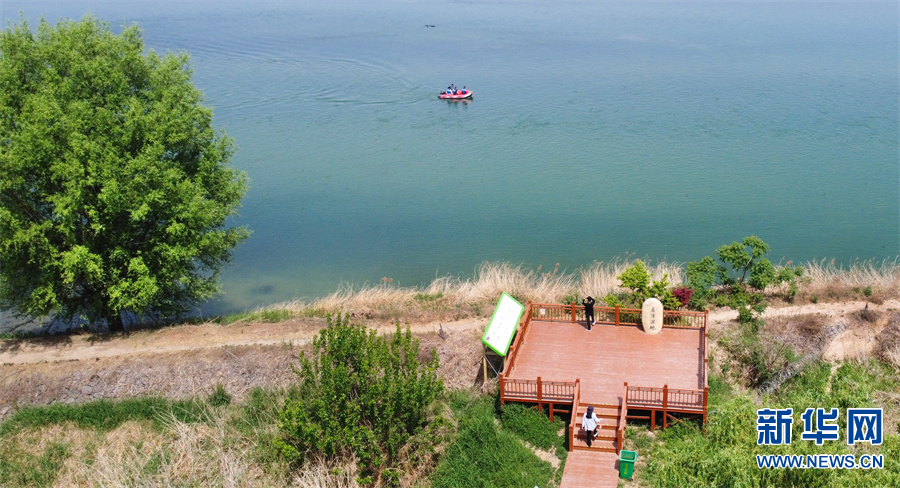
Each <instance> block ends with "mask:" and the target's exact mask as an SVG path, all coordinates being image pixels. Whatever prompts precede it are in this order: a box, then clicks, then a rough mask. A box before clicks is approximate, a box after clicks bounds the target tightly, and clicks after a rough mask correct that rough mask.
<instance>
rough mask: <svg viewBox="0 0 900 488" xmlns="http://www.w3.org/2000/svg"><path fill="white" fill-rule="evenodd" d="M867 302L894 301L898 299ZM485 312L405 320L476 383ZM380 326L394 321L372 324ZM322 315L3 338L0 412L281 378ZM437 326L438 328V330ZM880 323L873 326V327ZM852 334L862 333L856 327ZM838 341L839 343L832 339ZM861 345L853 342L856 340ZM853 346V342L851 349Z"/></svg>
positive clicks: (827, 310)
mask: <svg viewBox="0 0 900 488" xmlns="http://www.w3.org/2000/svg"><path fill="white" fill-rule="evenodd" d="M865 306H866V303H865V302H843V303H823V304H809V305H801V306H788V307H779V308H770V309H768V310H767V311H766V313H765V317H776V316H789V315H805V314H821V315H824V316H825V317H828V318H829V319H830V320H831V319H835V318H838V317H841V316H843V315H848V314H852V313H855V312H858V311H860V310H862V309H863V307H865ZM869 309H870V310H873V311H876V312H882V311H888V312H890V311H893V310H898V309H900V301H898V300H890V301H886V302H885V303H883V304H881V305H873V304H869ZM736 318H737V313H736V312H734V311H732V310H716V311H713V312H710V315H709V319H710V326H711V327H713V328H715V327H719V326H722V325H723V324H725V323H727V322H729V321H731V320H734V319H736ZM487 322H488V320H487V319H486V318H478V319H468V320H461V321H455V322H447V323H437V322H429V323H416V324H410V328H411V330H412V332H413V333H414V334H415V335H416V336H417V337H419V339H420V340H421V342H422V345H423V346H425V347H426V348H431V347H434V348H436V349H437V351H438V354H439V355H440V358H441V372H442V373H443V374H444V377H445V382H446V383H447V384H448V386H454V387H466V386H471V385H473V384H474V383H475V382H476V381H477V379H478V375H479V371H480V370H481V368H480V361H481V354H482V350H481V343H480V341H479V340H478V338H479V337H480V335H481V333H482V332H483V331H484V327H485V326H486V325H487ZM367 326H368V327H370V328H373V329H376V330H378V331H379V332H390V331H393V330H394V327H395V326H394V325H393V324H387V323H375V322H371V323H368V324H367ZM323 327H325V320H322V319H302V320H289V321H285V322H279V323H254V324H243V323H240V324H232V325H228V326H222V325H216V324H201V325H184V326H178V327H169V328H164V329H158V330H145V331H137V332H132V333H127V334H117V335H105V336H104V335H92V334H84V335H70V336H59V337H49V338H37V339H25V340H0V420H2V419H3V418H5V417H6V416H8V415H9V414H10V413H11V412H12V411H13V409H14V406H15V405H20V406H22V405H42V404H48V403H54V402H63V403H69V402H82V401H88V400H95V399H100V398H122V397H130V396H137V395H163V396H166V397H170V398H185V397H191V396H196V395H205V394H207V393H208V392H209V391H211V390H212V389H213V388H215V385H216V384H217V383H221V384H223V385H224V386H225V387H226V389H227V390H228V391H229V392H231V393H232V394H233V395H235V396H236V397H237V398H240V397H242V396H243V395H244V394H245V393H246V392H247V391H249V390H250V389H251V388H253V387H254V386H262V385H266V386H284V385H287V384H289V383H290V382H291V381H292V380H293V378H294V376H293V373H292V371H291V368H290V367H289V365H290V363H291V362H292V361H295V360H296V356H297V354H298V353H299V352H300V351H301V350H303V349H304V348H306V347H308V345H309V343H310V341H311V340H312V338H313V336H314V335H315V334H316V333H317V332H318V331H319V330H321V329H322V328H323ZM440 329H443V330H444V332H445V334H444V337H441V336H439V335H438V331H439V330H440ZM875 332H877V330H876V331H875ZM853 334H857V335H859V333H858V332H853ZM870 336H871V333H870V334H868V335H866V336H865V337H856V336H853V335H851V333H850V332H848V334H847V337H846V338H844V337H843V336H841V337H838V338H836V339H835V342H840V343H841V344H835V346H833V347H831V349H829V350H828V355H829V357H840V356H841V355H842V354H841V353H842V351H843V349H844V347H843V342H844V340H846V341H855V342H853V344H849V342H848V345H847V347H849V346H851V345H855V344H856V343H857V342H859V343H862V342H863V341H864V342H865V344H870V343H872V340H871V337H870ZM837 346H841V347H840V348H839V349H835V347H837ZM854 347H856V348H857V349H858V346H854ZM854 350H855V349H854Z"/></svg>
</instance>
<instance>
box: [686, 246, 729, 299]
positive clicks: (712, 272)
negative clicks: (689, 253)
mask: <svg viewBox="0 0 900 488" xmlns="http://www.w3.org/2000/svg"><path fill="white" fill-rule="evenodd" d="M721 272H722V269H721V266H719V265H718V264H716V261H715V260H714V259H713V258H711V257H709V256H706V257H704V258H703V259H701V260H700V261H699V262H694V261H691V262H690V263H688V265H687V270H686V274H687V278H688V286H690V287H691V288H693V289H694V290H695V291H696V293H697V295H698V298H703V297H706V296H708V295H709V292H710V289H711V288H712V287H713V286H714V285H715V284H716V283H717V280H718V277H719V275H720V274H721Z"/></svg>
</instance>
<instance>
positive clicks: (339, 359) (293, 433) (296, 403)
mask: <svg viewBox="0 0 900 488" xmlns="http://www.w3.org/2000/svg"><path fill="white" fill-rule="evenodd" d="M418 355H419V341H418V340H417V339H414V338H413V337H412V334H411V333H410V330H409V329H408V328H407V330H406V332H405V333H403V332H402V331H401V330H400V324H399V323H398V324H397V330H396V332H395V333H394V334H393V336H391V337H380V336H377V335H376V334H375V331H373V330H367V329H366V328H364V327H363V326H361V325H358V324H350V317H349V315H346V316H344V317H343V318H342V317H340V316H338V317H336V318H335V319H331V318H329V319H328V325H327V327H326V328H325V329H324V330H322V331H321V332H320V333H319V334H318V335H316V337H315V338H314V339H313V351H312V354H310V355H309V356H307V355H306V354H305V353H303V352H301V354H300V356H299V361H300V367H299V368H294V371H295V372H296V373H297V376H298V377H299V385H298V389H299V394H298V396H297V397H296V398H288V399H286V400H285V403H284V407H283V408H282V409H281V413H280V423H279V427H280V430H281V435H282V438H281V439H280V440H279V441H278V442H277V444H278V446H279V450H280V452H281V453H282V455H284V456H285V457H286V458H287V459H288V460H289V461H291V462H301V461H304V460H305V459H307V458H308V456H310V455H324V456H326V457H331V456H337V455H345V454H350V453H353V454H354V455H355V456H356V459H357V461H358V463H359V467H360V470H361V473H362V475H363V476H364V478H363V479H362V480H361V481H363V483H367V482H372V481H375V476H377V475H378V474H379V473H382V472H383V470H385V469H389V468H393V467H394V465H395V462H396V460H397V455H398V453H399V451H400V448H401V447H403V445H404V444H405V443H406V442H407V440H408V439H409V438H410V437H411V436H412V435H414V434H415V433H416V432H417V431H418V430H419V429H421V428H422V427H423V426H424V425H425V423H426V408H427V407H428V406H429V405H430V404H431V403H432V401H434V399H435V398H436V397H437V395H438V394H439V393H440V392H441V391H442V390H443V382H442V380H441V378H440V376H439V375H438V372H437V370H438V357H437V353H436V352H435V351H434V350H432V352H431V358H430V360H428V361H427V362H425V363H424V364H420V362H419V359H418Z"/></svg>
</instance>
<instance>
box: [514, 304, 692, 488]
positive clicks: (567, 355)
mask: <svg viewBox="0 0 900 488" xmlns="http://www.w3.org/2000/svg"><path fill="white" fill-rule="evenodd" d="M594 311H595V318H596V320H597V324H596V325H594V326H593V330H592V331H588V330H587V326H586V322H585V319H584V307H582V306H580V305H551V304H533V303H531V302H529V303H528V306H527V307H526V309H525V313H524V315H523V317H522V320H521V322H520V323H519V329H518V331H517V332H516V336H515V338H514V339H513V342H512V344H511V345H510V349H509V352H508V353H507V355H506V361H505V363H504V366H503V370H502V372H501V373H500V377H499V381H500V401H501V403H505V402H508V401H516V402H526V403H535V404H537V406H539V407H543V406H544V405H547V406H548V407H549V409H550V416H551V418H552V417H553V415H554V413H555V412H560V411H564V412H567V413H570V414H571V418H572V420H571V422H570V424H569V450H570V451H586V452H584V454H579V455H578V456H576V457H574V458H572V460H573V461H575V462H571V463H570V462H568V461H567V462H566V468H565V471H564V472H563V479H562V483H561V486H562V487H568V488H575V487H579V486H603V485H606V486H616V479H615V476H613V477H612V480H611V481H609V477H610V473H613V475H614V474H615V473H617V471H616V469H615V463H616V462H617V460H616V459H617V458H615V453H618V452H619V451H620V450H621V449H622V444H623V443H624V440H625V423H626V421H627V420H628V419H646V420H649V421H650V426H651V429H652V428H655V426H656V423H657V416H659V420H661V422H662V425H663V428H665V427H666V426H667V425H668V423H669V420H670V419H671V418H673V417H672V414H673V413H681V414H683V415H696V416H698V417H700V418H701V419H702V421H703V422H704V423H705V422H706V416H707V397H708V393H709V385H708V371H707V370H708V360H707V340H708V334H707V330H706V326H707V319H708V312H680V311H669V310H666V311H665V312H664V315H663V330H662V331H661V332H660V333H659V334H658V335H650V334H646V333H644V332H643V331H642V330H641V328H640V316H641V311H640V310H635V309H624V308H619V307H616V308H611V307H595V308H594ZM589 405H593V406H594V412H595V414H596V415H597V416H598V417H599V420H600V424H601V427H600V431H599V435H598V437H597V439H596V440H595V441H594V442H593V443H592V444H593V445H592V446H591V448H588V447H587V444H586V443H585V441H584V439H583V431H582V430H581V420H582V417H583V415H584V412H585V411H586V410H587V407H588V406H589ZM600 453H608V454H605V455H601V454H600ZM571 454H575V452H572V453H570V455H571ZM586 456H587V457H586ZM608 456H612V458H609V457H608ZM593 458H596V459H593ZM591 460H593V463H592V462H591ZM610 460H611V461H610ZM609 462H612V465H611V466H606V464H609ZM598 463H599V464H598ZM588 466H592V467H591V468H590V469H588ZM586 470H587V471H586ZM591 473H593V474H591Z"/></svg>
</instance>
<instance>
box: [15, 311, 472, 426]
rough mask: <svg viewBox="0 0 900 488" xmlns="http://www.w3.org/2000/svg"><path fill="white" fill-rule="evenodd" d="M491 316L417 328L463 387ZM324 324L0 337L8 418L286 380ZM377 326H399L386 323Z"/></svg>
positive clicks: (447, 376) (239, 391) (235, 391)
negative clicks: (27, 409)
mask: <svg viewBox="0 0 900 488" xmlns="http://www.w3.org/2000/svg"><path fill="white" fill-rule="evenodd" d="M486 325H487V319H471V320H463V321H457V322H449V323H443V324H441V323H420V324H410V329H411V330H412V332H413V334H414V335H416V336H417V337H418V338H419V340H420V343H421V345H422V346H423V347H424V349H425V350H430V349H431V348H435V349H436V350H437V351H438V355H439V356H440V359H441V373H442V374H443V376H444V381H445V384H447V385H448V386H450V387H457V388H458V387H467V386H471V385H473V384H474V383H475V382H476V381H477V379H478V372H479V371H480V370H481V368H480V367H479V365H480V361H481V347H480V344H481V343H480V342H479V340H478V338H479V337H480V335H481V333H482V331H483V330H484V327H485V326H486ZM323 327H325V321H324V320H317V319H305V320H291V321H285V322H280V323H275V324H269V323H259V324H232V325H228V326H221V325H215V324H202V325H185V326H179V327H170V328H166V329H159V330H148V331H138V332H133V333H128V334H118V335H113V336H97V335H87V334H85V335H72V336H65V337H62V336H61V337H50V338H38V339H29V340H4V341H0V420H2V419H4V418H5V417H7V416H8V415H10V414H11V413H12V412H13V411H14V406H15V405H19V406H26V405H46V404H49V403H57V402H60V403H74V402H79V403H80V402H84V401H90V400H98V399H104V398H125V397H134V396H141V395H161V396H165V397H168V398H190V397H196V396H205V395H207V394H209V393H210V392H211V391H212V390H213V389H214V388H215V387H216V385H217V384H222V385H223V386H224V387H225V389H226V390H227V391H228V392H229V393H231V394H232V395H234V396H235V397H236V398H238V399H240V398H242V397H243V396H244V395H245V394H246V393H247V392H248V391H249V390H250V389H252V388H253V387H255V386H268V387H282V386H287V385H289V384H290V383H291V382H292V381H293V380H294V378H295V376H294V374H293V372H292V370H291V368H290V364H291V363H292V362H295V361H296V359H297V354H298V353H299V352H300V351H302V350H304V349H306V348H307V347H308V346H309V344H310V341H311V340H312V337H313V336H314V335H315V334H316V333H317V332H318V331H319V330H321V329H322V328H323ZM369 327H370V328H373V329H375V330H378V331H379V332H392V331H393V330H394V329H395V326H394V325H391V324H383V323H371V324H369ZM441 328H443V330H444V332H445V333H444V334H443V336H444V337H441V336H440V335H439V334H438V332H439V331H440V330H441Z"/></svg>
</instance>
